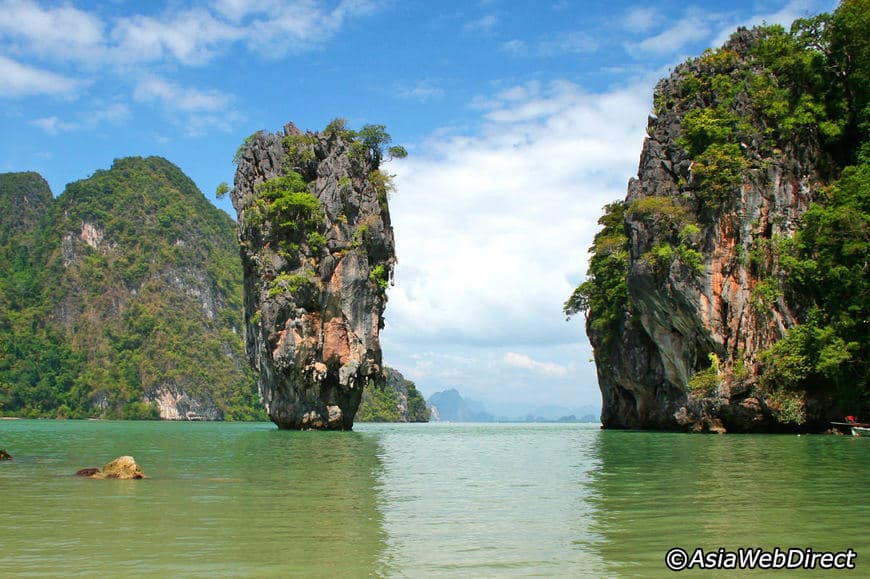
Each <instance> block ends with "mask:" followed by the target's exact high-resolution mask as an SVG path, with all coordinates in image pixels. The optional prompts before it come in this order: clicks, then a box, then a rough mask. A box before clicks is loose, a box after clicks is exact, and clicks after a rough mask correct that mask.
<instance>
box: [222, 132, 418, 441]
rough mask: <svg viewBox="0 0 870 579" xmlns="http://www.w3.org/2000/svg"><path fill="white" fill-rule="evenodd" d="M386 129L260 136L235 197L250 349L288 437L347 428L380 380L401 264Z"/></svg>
mask: <svg viewBox="0 0 870 579" xmlns="http://www.w3.org/2000/svg"><path fill="white" fill-rule="evenodd" d="M389 140H390V138H389V135H387V134H386V133H385V132H384V127H383V126H380V125H375V126H373V125H367V126H365V127H363V128H362V129H361V130H360V131H358V132H357V131H351V130H348V129H347V128H346V127H345V124H344V121H342V120H340V119H339V120H336V121H333V122H332V123H331V124H330V125H329V126H328V127H327V128H326V130H325V131H324V132H322V133H312V132H306V133H303V132H301V131H299V130H298V129H297V128H296V127H295V126H293V125H292V124H288V125H286V126H285V127H284V131H283V133H279V134H271V133H267V132H259V133H256V134H254V135H252V136H251V137H250V138H249V139H248V140H247V141H246V142H245V144H244V145H243V146H242V147H241V148H240V149H239V151H238V154H237V156H236V162H237V170H236V176H235V186H234V187H233V189H232V193H231V195H232V201H233V206H234V207H235V209H236V212H237V213H238V229H239V242H240V244H241V254H242V264H243V268H244V289H245V322H246V334H245V336H246V347H247V353H248V357H249V359H250V361H251V364H252V365H253V367H254V370H255V371H256V372H257V373H258V375H259V382H258V384H259V388H260V395H261V397H262V399H263V402H264V404H265V406H266V410H267V412H268V414H269V417H270V418H271V419H272V421H273V422H275V423H276V424H277V425H278V427H279V428H284V429H332V430H348V429H350V428H352V426H353V419H354V415H355V414H356V411H357V408H358V407H359V404H360V399H361V397H362V392H363V388H364V387H365V386H366V384H367V383H369V382H373V383H381V382H382V381H383V380H384V374H383V372H382V367H381V347H380V342H379V339H378V335H379V332H380V330H381V329H382V328H383V324H384V322H383V317H382V315H383V311H384V306H385V305H386V302H387V297H386V288H387V286H388V284H389V283H390V281H391V279H392V273H393V266H394V264H395V261H396V259H395V255H394V246H393V229H392V226H391V225H390V212H389V207H388V205H387V196H388V193H389V191H390V190H391V188H392V183H391V181H390V177H389V175H387V174H386V173H384V172H383V171H382V170H381V169H380V165H381V162H382V160H384V155H389V156H404V154H405V151H404V149H402V148H401V147H391V148H389V149H387V148H386V145H387V144H388V143H389Z"/></svg>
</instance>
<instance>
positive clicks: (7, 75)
mask: <svg viewBox="0 0 870 579" xmlns="http://www.w3.org/2000/svg"><path fill="white" fill-rule="evenodd" d="M81 86H82V83H81V82H80V81H78V80H76V79H73V78H69V77H67V76H63V75H60V74H56V73H53V72H50V71H47V70H43V69H40V68H35V67H31V66H27V65H24V64H21V63H19V62H16V61H14V60H12V59H9V58H6V57H5V56H2V55H0V98H2V97H7V98H11V97H20V96H27V95H39V94H46V95H59V96H69V95H72V94H73V93H75V92H76V91H77V90H78V89H79V88H80V87H81Z"/></svg>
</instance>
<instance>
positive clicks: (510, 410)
mask: <svg viewBox="0 0 870 579" xmlns="http://www.w3.org/2000/svg"><path fill="white" fill-rule="evenodd" d="M487 410H488V411H489V412H492V413H493V414H494V415H495V416H496V417H498V419H499V420H519V421H523V422H552V421H568V420H567V419H569V418H570V422H598V420H599V418H600V417H601V407H600V406H598V405H592V404H587V405H584V406H561V405H558V404H541V405H534V404H518V403H496V402H491V403H488V404H487ZM572 417H573V418H572Z"/></svg>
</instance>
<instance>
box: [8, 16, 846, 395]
mask: <svg viewBox="0 0 870 579" xmlns="http://www.w3.org/2000/svg"><path fill="white" fill-rule="evenodd" d="M835 7H836V2H833V1H829V0H756V1H743V0H734V1H731V2H728V3H723V2H719V1H711V0H699V1H692V0H688V1H680V2H677V1H674V0H660V1H658V2H656V3H641V2H635V1H632V0H612V1H609V2H600V1H595V2H588V1H587V2H581V1H570V0H529V1H509V0H461V1H452V0H443V1H441V0H439V1H433V0H340V1H335V0H333V1H328V2H327V1H324V2H317V1H313V0H290V1H279V0H257V1H256V2H251V1H247V0H218V1H214V2H205V1H197V0H166V1H157V0H153V1H149V2H140V1H126V0H106V1H103V2H84V1H81V0H68V1H46V0H0V171H2V172H6V171H37V172H39V173H40V174H42V175H43V176H44V177H45V178H46V179H47V180H48V182H49V184H50V185H51V188H52V191H53V192H54V194H55V195H58V194H60V193H61V192H62V191H63V189H64V187H65V186H66V184H67V183H70V182H73V181H76V180H78V179H83V178H87V177H88V176H89V175H91V174H92V173H93V172H95V171H97V170H99V169H106V168H108V167H110V166H111V164H112V161H113V159H116V158H120V157H125V156H130V155H140V156H148V155H159V156H162V157H165V158H167V159H169V160H170V161H172V162H173V163H175V164H176V165H178V166H179V167H180V168H181V169H182V170H183V171H184V172H185V173H186V174H187V175H189V176H190V177H191V178H192V179H193V180H194V181H195V182H196V184H197V185H198V186H199V188H200V189H201V190H202V191H203V193H204V194H205V195H206V196H207V197H209V198H210V199H211V200H212V201H213V202H214V203H215V204H216V205H217V206H218V207H220V208H221V209H223V210H225V211H226V212H227V213H229V214H230V215H231V216H232V217H235V213H234V211H233V209H232V207H231V205H230V203H229V200H227V199H224V200H217V199H216V198H215V195H214V192H215V189H216V187H217V185H218V184H219V183H221V182H224V181H226V182H229V183H230V184H232V181H233V175H234V171H235V168H234V166H233V163H232V158H233V154H234V153H235V151H236V149H237V148H238V146H239V144H240V143H241V142H242V141H243V140H244V139H245V137H247V136H248V135H250V134H251V133H253V132H255V131H258V130H261V129H265V130H269V131H272V132H276V131H278V130H280V129H281V127H282V126H283V125H284V124H285V123H286V122H288V121H292V122H293V123H294V124H296V126H298V127H299V128H301V129H303V130H321V129H323V128H324V127H325V126H326V125H327V124H328V123H329V122H330V121H331V120H332V119H334V118H336V117H342V118H345V119H347V121H348V126H349V127H350V128H359V127H361V126H363V125H365V124H367V123H375V124H384V125H386V127H387V130H388V132H389V133H390V134H391V135H392V137H393V142H394V144H400V145H402V146H404V147H405V148H406V149H407V150H408V152H409V156H408V157H407V158H406V159H402V160H394V161H391V162H390V163H389V164H387V165H386V166H385V169H386V170H387V171H389V172H390V173H391V174H394V175H395V182H396V185H397V191H396V192H395V193H394V194H393V196H392V198H391V200H390V209H391V214H392V219H393V226H394V230H395V236H396V248H397V254H398V260H399V262H398V265H397V268H396V278H395V286H394V287H392V288H391V289H390V290H389V303H388V305H387V310H386V313H385V318H386V327H385V329H384V330H383V332H382V334H381V339H382V346H383V350H384V361H385V362H386V363H387V364H388V365H391V366H393V367H395V368H397V369H398V370H400V371H401V372H402V373H403V374H404V375H405V376H406V377H407V378H408V379H410V380H413V381H414V382H416V384H417V386H418V388H419V389H420V390H421V391H422V392H423V393H424V395H426V396H427V397H428V396H430V395H431V394H433V393H435V392H437V391H440V390H444V389H447V388H457V389H458V390H459V391H460V392H461V393H462V394H463V395H465V396H467V397H470V398H474V399H476V400H479V401H482V402H484V403H485V404H486V403H487V402H490V403H493V404H494V403H496V402H501V403H517V404H524V405H529V406H534V405H554V404H555V405H561V406H567V407H577V406H584V405H599V404H600V400H601V398H600V393H599V391H598V386H597V382H596V377H595V367H594V364H593V363H592V360H591V358H592V352H591V348H590V346H589V343H588V341H587V339H586V336H585V332H584V327H583V316H582V315H579V316H575V317H574V318H572V319H571V320H570V321H566V319H565V316H564V315H563V314H562V304H563V302H564V301H565V300H566V299H567V298H568V296H569V295H570V294H571V292H572V291H573V289H574V287H576V286H577V285H578V284H579V283H580V282H581V281H582V280H583V279H584V274H585V270H586V266H587V262H588V257H589V256H588V253H587V250H588V248H589V246H590V245H591V243H592V237H593V236H594V234H595V232H596V230H597V224H596V221H597V219H598V218H599V216H600V214H601V209H602V207H603V206H604V205H605V204H606V203H608V202H610V201H612V200H615V199H619V198H623V197H624V196H625V191H626V185H627V182H628V180H629V179H630V178H631V177H633V176H635V175H636V173H637V166H638V159H639V155H640V151H641V147H642V145H643V139H644V135H645V133H644V129H645V126H646V122H647V116H648V115H649V113H650V111H651V108H652V92H653V88H654V86H655V84H656V82H657V81H658V79H660V78H662V77H664V76H667V75H668V74H669V72H670V71H671V70H672V68H673V67H674V66H676V65H677V64H679V63H680V62H683V61H685V60H686V58H688V57H691V56H695V55H698V54H699V53H700V52H702V51H703V50H704V49H705V48H708V47H716V46H719V45H721V44H722V42H724V41H725V40H727V38H728V36H729V35H730V33H731V32H733V31H734V30H735V29H736V27H738V26H751V25H755V24H762V23H768V24H784V25H786V26H787V25H788V24H789V23H791V22H792V21H793V20H794V19H795V18H800V17H806V16H810V15H813V14H817V13H820V12H825V11H831V10H833V9H834V8H835Z"/></svg>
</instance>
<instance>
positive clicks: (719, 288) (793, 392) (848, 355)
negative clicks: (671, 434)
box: [565, 1, 870, 432]
mask: <svg viewBox="0 0 870 579" xmlns="http://www.w3.org/2000/svg"><path fill="white" fill-rule="evenodd" d="M866 5H867V2H866V1H862V2H845V3H844V4H843V5H841V7H840V8H839V9H838V11H837V13H835V14H834V15H833V16H832V17H829V16H828V15H823V16H821V17H818V18H814V19H811V20H806V21H799V22H797V23H795V26H794V27H793V29H792V32H791V33H788V32H786V31H784V30H783V29H782V28H779V27H766V28H760V29H754V30H745V29H741V30H739V31H738V32H737V33H736V34H735V35H734V36H733V37H732V38H731V40H730V41H729V42H728V43H726V44H725V45H724V46H723V47H722V48H721V49H719V50H715V51H708V52H705V53H704V55H703V56H701V57H700V58H697V59H692V60H690V61H689V62H687V63H685V64H683V65H681V66H679V67H677V68H676V70H675V71H674V73H673V74H672V75H671V76H670V78H667V79H665V80H662V81H661V82H660V83H659V84H658V86H657V87H656V91H655V99H654V102H655V113H654V115H652V116H651V117H650V119H649V124H648V129H647V134H648V138H647V139H646V140H645V142H644V145H643V151H642V153H641V158H640V167H639V170H638V176H637V178H636V179H632V180H631V181H630V183H629V185H628V194H627V195H626V198H625V200H623V201H617V202H614V203H612V204H610V205H608V206H607V207H606V208H605V215H604V216H603V217H602V218H601V219H600V221H599V223H600V224H601V225H602V226H603V228H602V230H601V231H600V232H599V233H598V234H597V235H596V237H595V241H594V245H593V247H592V248H591V251H592V254H593V256H592V258H591V261H590V265H589V270H588V276H587V281H585V282H584V283H583V284H581V285H580V287H578V288H577V290H576V291H575V292H574V294H573V295H572V296H571V298H570V299H569V300H568V301H567V302H566V304H565V311H566V313H567V314H569V315H570V314H573V313H577V312H580V311H583V312H585V313H586V329H587V333H588V335H589V339H590V342H591V344H592V346H593V348H594V356H595V363H596V366H597V372H598V380H599V386H600V388H601V392H602V398H603V409H602V417H601V420H602V423H603V426H604V427H605V428H651V429H675V430H676V429H685V430H693V431H708V432H723V431H725V430H727V431H742V432H746V431H781V430H810V431H822V430H825V429H826V428H827V427H828V421H830V420H832V419H833V420H836V419H842V416H845V415H846V414H855V415H859V416H864V417H866V416H868V414H870V395H868V392H870V387H868V383H870V379H868V378H870V376H868V369H870V365H868V364H867V360H868V359H870V339H868V338H870V324H868V322H867V320H868V319H870V300H868V290H870V282H868V269H867V268H868V265H867V264H868V237H867V232H868V231H870V166H868V163H867V161H868V158H870V155H868V152H870V148H868V146H867V144H866V143H867V142H868V141H867V129H868V126H867V123H866V119H867V118H870V116H866V115H868V112H870V111H868V105H867V103H868V94H870V92H868V88H870V72H868V63H870V58H868V57H870V55H868V48H867V45H866V42H863V41H857V42H855V43H853V39H856V38H861V39H866V38H867V37H868V35H870V30H868V23H870V19H868V17H867V13H868V12H867V11H866V10H864V9H863V8H861V6H864V7H866ZM856 6H858V9H857V10H856V9H855V7H856ZM849 10H851V11H852V12H849ZM856 22H857V23H858V24H855V23H856ZM856 26H857V27H858V29H857V30H856V29H855V27H856ZM861 42H863V44H861ZM862 115H865V116H863V118H864V119H865V120H864V121H863V122H864V124H863V125H862V124H861V121H860V119H861V118H862Z"/></svg>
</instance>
